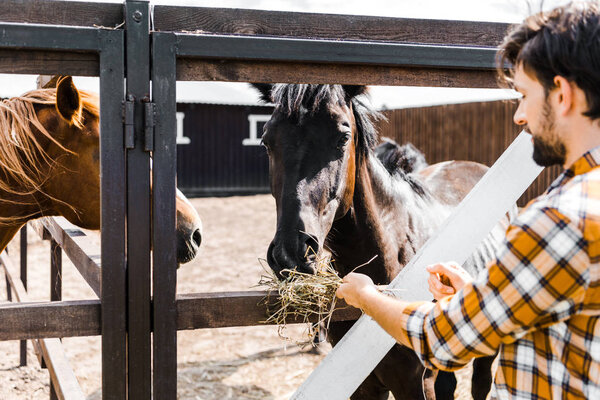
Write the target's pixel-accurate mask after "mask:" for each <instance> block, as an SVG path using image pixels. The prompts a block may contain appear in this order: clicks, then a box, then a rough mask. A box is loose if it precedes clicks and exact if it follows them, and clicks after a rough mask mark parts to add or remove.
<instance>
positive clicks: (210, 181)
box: [177, 103, 273, 196]
mask: <svg viewBox="0 0 600 400" xmlns="http://www.w3.org/2000/svg"><path fill="white" fill-rule="evenodd" d="M272 110H273V109H272V107H265V106H237V105H219V104H187V103H182V104H178V105H177V111H178V112H184V113H185V118H184V120H183V126H184V128H183V132H184V135H185V136H186V137H188V138H189V139H190V143H189V144H180V145H178V146H177V186H178V187H179V188H180V189H181V190H182V191H183V192H184V193H186V194H187V195H190V196H219V195H231V194H250V193H267V192H268V191H269V181H268V170H269V164H268V157H267V153H266V151H265V149H264V148H263V147H262V146H244V145H243V144H242V141H243V140H244V139H245V138H248V137H249V126H250V125H249V122H248V115H250V114H261V115H270V114H271V112H272ZM257 134H258V137H259V138H260V136H261V135H262V125H260V126H258V132H257ZM201 155H202V156H201Z"/></svg>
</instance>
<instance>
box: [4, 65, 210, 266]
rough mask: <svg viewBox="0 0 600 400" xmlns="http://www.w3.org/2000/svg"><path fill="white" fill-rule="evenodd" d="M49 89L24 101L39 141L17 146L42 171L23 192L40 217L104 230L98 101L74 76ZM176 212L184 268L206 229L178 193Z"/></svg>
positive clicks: (179, 254) (30, 168)
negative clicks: (30, 197)
mask: <svg viewBox="0 0 600 400" xmlns="http://www.w3.org/2000/svg"><path fill="white" fill-rule="evenodd" d="M50 85H51V86H52V87H54V85H56V86H55V87H56V89H53V88H50V89H41V90H37V91H32V92H29V93H27V94H25V95H23V96H22V97H21V99H22V101H23V104H27V103H29V104H30V107H31V106H33V108H34V109H35V118H28V119H29V120H30V121H32V122H30V124H29V125H30V126H29V130H30V132H32V135H33V136H34V140H29V141H27V140H25V139H19V138H17V139H15V140H16V141H17V142H19V141H22V142H23V143H28V144H29V145H30V146H31V149H30V150H31V152H30V154H31V156H30V157H29V158H28V156H25V157H24V158H23V159H24V160H28V161H29V164H30V165H31V166H30V167H28V169H29V170H37V172H36V174H37V175H39V176H38V177H31V176H29V177H24V176H23V177H22V179H21V180H27V179H29V182H25V183H29V187H26V188H25V189H23V192H24V193H25V192H30V193H33V196H34V197H35V203H36V204H35V206H36V207H39V208H41V210H40V211H38V212H39V213H40V215H62V216H64V217H65V218H67V219H68V220H69V221H70V222H72V223H74V224H76V225H78V226H81V227H83V228H87V229H100V126H99V120H100V118H99V99H98V96H97V95H96V94H94V93H89V92H85V91H79V90H78V89H77V88H76V87H75V85H74V84H73V81H72V79H71V77H69V76H67V77H60V78H58V79H53V80H52V81H51V83H50ZM36 119H37V121H36ZM13 131H14V128H13ZM23 131H26V129H25V130H23ZM13 135H15V133H13ZM31 144H33V145H31ZM21 164H24V163H23V162H22V163H21ZM33 165H35V168H33V167H32V166H33ZM22 175H25V174H22ZM29 175H31V174H29ZM176 206H177V261H178V262H180V263H185V262H188V261H190V260H192V259H193V258H194V257H195V255H196V254H197V252H198V248H199V246H200V243H201V240H202V239H201V237H202V224H201V221H200V217H199V215H198V213H197V212H196V210H195V209H194V207H193V206H192V205H191V204H190V203H189V201H188V200H187V199H186V198H185V196H184V195H183V194H182V193H181V192H179V191H178V193H177V199H176Z"/></svg>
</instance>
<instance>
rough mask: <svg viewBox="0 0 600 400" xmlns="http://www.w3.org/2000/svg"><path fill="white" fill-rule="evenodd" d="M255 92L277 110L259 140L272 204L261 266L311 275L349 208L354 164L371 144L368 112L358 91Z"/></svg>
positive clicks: (298, 88)
mask: <svg viewBox="0 0 600 400" xmlns="http://www.w3.org/2000/svg"><path fill="white" fill-rule="evenodd" d="M254 86H255V87H256V88H257V89H259V90H260V91H261V93H262V95H263V100H265V101H267V102H273V103H275V105H276V108H275V111H274V112H273V115H272V116H271V119H270V121H269V122H267V124H266V125H265V128H264V134H263V137H262V142H263V144H264V146H265V147H266V149H267V152H268V154H269V173H270V182H271V193H272V194H273V197H275V201H276V204H277V232H276V234H275V237H274V239H273V241H272V242H271V244H270V246H269V249H268V252H267V261H268V263H269V266H270V267H271V268H272V269H273V270H274V271H275V272H276V273H277V274H280V273H281V271H282V270H283V269H286V268H294V267H296V268H297V269H298V270H299V271H303V272H309V273H311V272H314V268H313V263H314V258H315V256H316V255H317V254H318V253H319V251H321V250H322V249H323V246H324V243H325V237H326V236H327V234H328V233H329V230H330V229H331V226H332V224H333V221H334V220H336V219H338V218H341V217H343V216H344V215H346V214H347V213H348V211H349V210H350V208H351V206H352V199H353V194H354V183H355V178H356V171H357V165H358V164H359V163H360V162H361V159H362V158H364V157H365V156H366V153H367V151H368V149H372V148H373V146H374V144H375V141H376V134H375V130H374V128H373V126H372V124H371V119H370V116H372V115H374V113H373V112H372V111H370V110H369V109H367V108H366V107H365V106H364V105H363V103H361V102H360V101H359V100H358V99H357V98H356V96H358V95H361V94H363V93H364V92H365V87H363V86H340V85H291V84H290V85H274V86H272V85H264V84H256V85H254Z"/></svg>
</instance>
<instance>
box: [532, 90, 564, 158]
mask: <svg viewBox="0 0 600 400" xmlns="http://www.w3.org/2000/svg"><path fill="white" fill-rule="evenodd" d="M530 133H531V134H532V136H533V161H535V163H536V164H537V165H539V166H541V167H550V166H552V165H563V164H564V163H565V160H566V157H567V149H566V147H565V145H564V143H563V142H562V141H561V140H560V138H559V137H558V135H557V134H556V126H555V121H554V116H553V115H552V109H551V108H550V104H548V100H547V99H546V101H545V102H544V107H543V108H542V123H541V126H540V129H539V132H538V134H540V135H543V137H542V136H540V135H533V132H531V131H530Z"/></svg>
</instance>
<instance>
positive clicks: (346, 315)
mask: <svg viewBox="0 0 600 400" xmlns="http://www.w3.org/2000/svg"><path fill="white" fill-rule="evenodd" d="M2 257H3V258H2V259H1V261H2V263H3V264H4V261H5V256H2ZM6 261H7V262H8V263H9V261H8V260H6ZM9 275H10V273H9ZM276 301H277V297H276V296H269V295H268V293H267V292H263V291H248V292H218V293H190V294H185V295H180V296H178V297H177V329H178V330H190V329H205V328H228V327H238V326H255V325H263V324H264V325H272V324H273V323H272V322H270V323H265V322H264V321H265V320H266V319H267V315H268V314H267V310H268V307H269V305H270V306H271V307H273V305H274V304H275V302H276ZM360 316H361V312H360V311H359V310H357V309H355V308H352V307H348V306H347V305H345V304H344V303H343V302H340V303H339V304H338V305H337V307H336V311H335V312H334V313H333V317H332V321H347V320H356V319H358V318H359V317H360ZM100 318H101V317H100V301H99V300H82V301H57V302H45V303H43V302H25V303H19V304H3V305H0V320H2V321H7V323H4V322H3V324H2V325H0V340H16V339H37V338H58V337H76V336H95V335H100V334H101V329H100ZM311 321H313V322H314V321H315V319H314V318H313V319H311ZM301 322H303V321H299V320H296V319H290V320H288V321H287V323H290V324H294V323H301Z"/></svg>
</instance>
